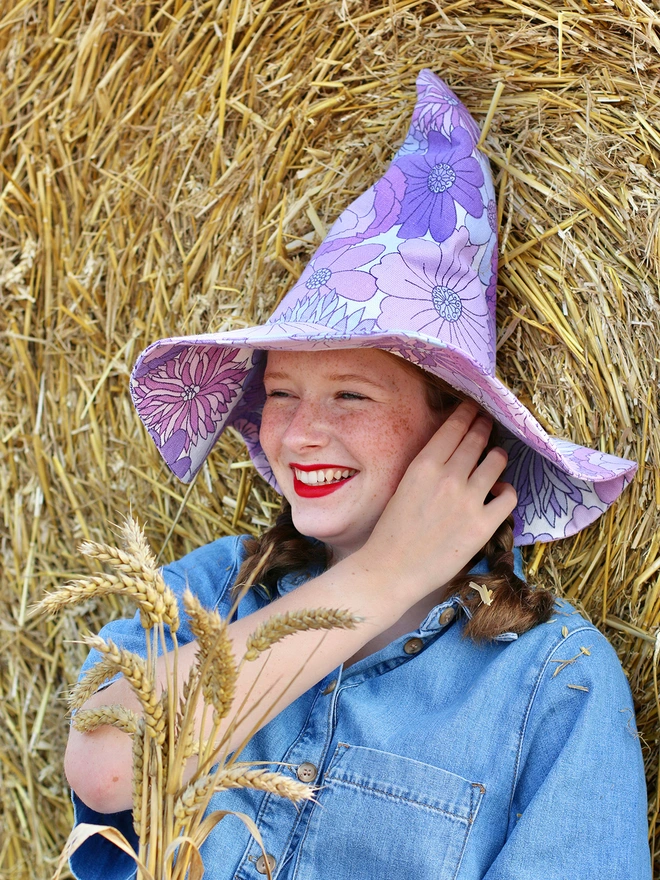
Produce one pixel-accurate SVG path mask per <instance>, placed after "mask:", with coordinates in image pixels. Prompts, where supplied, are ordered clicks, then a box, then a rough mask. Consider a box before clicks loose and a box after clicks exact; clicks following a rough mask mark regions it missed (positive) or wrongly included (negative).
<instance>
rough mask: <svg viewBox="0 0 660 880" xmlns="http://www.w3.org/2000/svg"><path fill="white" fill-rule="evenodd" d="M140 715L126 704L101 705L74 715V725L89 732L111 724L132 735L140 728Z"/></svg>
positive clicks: (82, 730)
mask: <svg viewBox="0 0 660 880" xmlns="http://www.w3.org/2000/svg"><path fill="white" fill-rule="evenodd" d="M138 721H139V716H138V715H136V714H135V712H133V711H132V710H131V709H127V708H126V707H125V706H121V705H113V706H99V707H98V709H81V710H80V711H79V712H76V714H75V715H74V716H73V722H72V723H73V726H74V727H75V728H76V730H79V731H80V732H81V733H89V732H90V731H92V730H96V729H97V728H98V727H103V726H104V725H106V724H109V725H110V726H111V727H116V728H117V729H118V730H123V731H124V733H128V734H130V735H131V736H133V734H134V733H135V732H136V731H137V729H138Z"/></svg>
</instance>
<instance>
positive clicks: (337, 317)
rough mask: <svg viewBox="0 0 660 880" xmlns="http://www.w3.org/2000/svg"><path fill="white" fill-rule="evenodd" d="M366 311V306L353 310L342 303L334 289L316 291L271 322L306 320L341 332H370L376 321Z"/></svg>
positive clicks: (276, 316) (271, 319)
mask: <svg viewBox="0 0 660 880" xmlns="http://www.w3.org/2000/svg"><path fill="white" fill-rule="evenodd" d="M364 313H365V309H364V308H361V309H355V310H354V311H353V312H351V311H350V309H349V308H348V303H346V302H343V303H342V302H341V301H340V299H339V297H338V296H337V294H336V292H335V291H334V290H332V291H330V293H326V294H321V293H316V294H315V295H313V296H310V297H309V298H307V299H299V300H298V302H296V303H294V304H293V305H292V306H290V307H289V308H287V309H285V310H284V311H283V312H279V314H278V313H276V314H275V315H274V316H273V317H272V318H270V322H278V323H289V322H295V321H304V322H305V323H308V324H320V325H322V326H323V327H328V328H331V329H333V330H339V331H340V332H341V333H370V332H371V330H373V327H374V324H375V323H376V321H375V320H374V319H373V318H370V319H369V318H365V317H364Z"/></svg>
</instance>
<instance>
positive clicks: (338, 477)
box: [292, 467, 357, 486]
mask: <svg viewBox="0 0 660 880" xmlns="http://www.w3.org/2000/svg"><path fill="white" fill-rule="evenodd" d="M292 469H293V473H294V475H295V477H296V479H297V480H299V481H300V482H301V483H304V484H305V485H306V486H323V485H329V484H331V483H340V482H342V481H343V480H347V479H348V478H349V477H354V476H355V474H357V470H355V468H319V469H318V470H313V471H307V470H305V471H304V470H301V469H300V468H297V467H294V468H292Z"/></svg>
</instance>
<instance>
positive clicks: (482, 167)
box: [131, 70, 637, 544]
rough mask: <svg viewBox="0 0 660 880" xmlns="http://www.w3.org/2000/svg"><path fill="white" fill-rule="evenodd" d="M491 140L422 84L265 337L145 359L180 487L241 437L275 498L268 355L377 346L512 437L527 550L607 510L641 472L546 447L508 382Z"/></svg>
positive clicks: (141, 370)
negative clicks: (376, 175)
mask: <svg viewBox="0 0 660 880" xmlns="http://www.w3.org/2000/svg"><path fill="white" fill-rule="evenodd" d="M478 139H479V129H478V127H477V125H476V123H475V122H474V120H473V119H472V117H471V116H470V114H469V113H468V111H467V110H466V109H465V107H464V106H463V105H462V104H461V102H460V101H459V100H458V98H457V97H456V96H455V95H454V94H453V92H452V91H451V90H450V89H449V88H448V87H447V86H446V85H445V83H444V82H443V81H442V80H441V79H439V78H438V77H437V76H435V74H433V73H432V72H431V71H430V70H423V71H422V72H421V73H420V75H419V77H418V79H417V104H416V106H415V109H414V112H413V116H412V122H411V125H410V130H409V132H408V136H407V137H406V140H405V141H404V143H403V145H402V147H401V149H400V150H399V151H398V153H397V154H396V155H395V157H394V159H393V160H392V163H391V165H390V166H389V168H388V170H387V171H386V173H385V174H384V176H383V177H382V178H381V179H380V180H378V181H377V182H376V183H375V184H374V185H373V186H372V187H370V189H368V190H367V191H366V192H365V193H363V194H362V195H361V196H360V197H359V198H358V199H356V200H355V201H354V202H353V204H351V205H350V206H349V207H348V208H346V210H345V211H344V212H343V213H342V214H341V216H340V217H339V219H338V220H337V221H336V222H335V224H334V225H333V226H332V228H331V229H330V232H329V233H328V235H327V237H326V238H325V240H324V241H323V243H322V244H321V246H320V247H319V248H318V250H317V251H316V253H315V254H314V255H313V257H312V258H311V260H310V262H309V264H308V266H307V268H306V269H305V271H304V272H303V273H302V275H301V276H300V278H299V279H298V281H297V282H296V284H295V285H294V286H293V288H292V289H291V290H290V291H289V292H288V294H287V295H286V296H285V297H284V299H283V300H282V302H281V303H280V305H279V306H278V307H277V309H276V310H275V313H274V314H273V315H272V317H271V318H270V319H269V320H268V322H267V323H266V324H264V325H262V326H259V327H252V328H249V329H248V330H235V331H230V332H227V333H207V334H203V335H201V336H186V337H178V338H172V339H163V340H160V341H159V342H155V343H154V344H153V345H151V346H150V347H149V348H147V349H146V351H144V352H143V353H142V355H141V356H140V358H139V359H138V362H137V364H136V365H135V368H134V370H133V374H132V377H131V393H132V396H133V401H134V403H135V406H136V408H137V411H138V413H139V415H140V418H141V419H142V421H143V422H144V424H145V426H146V428H147V430H148V431H149V433H150V434H151V436H152V437H153V439H154V441H155V443H156V445H157V446H158V450H159V452H160V453H161V455H162V456H163V458H164V459H165V461H166V462H167V464H168V466H169V467H170V468H171V469H172V471H173V472H174V473H175V474H176V475H177V476H178V477H179V478H180V479H181V480H183V481H184V482H190V481H191V480H192V479H193V477H194V476H195V474H196V473H197V472H198V471H199V469H200V468H201V467H202V465H203V463H204V461H205V459H206V457H207V455H208V454H209V452H210V450H211V448H212V447H213V444H214V443H215V441H216V440H217V439H218V437H219V435H220V434H221V433H222V431H223V430H224V429H225V428H226V427H227V426H228V425H231V426H233V427H234V428H236V429H237V430H238V431H239V432H240V433H241V435H242V436H243V438H244V439H245V442H246V444H247V447H248V450H249V453H250V456H251V457H252V460H253V462H254V464H255V466H256V468H257V470H258V471H259V473H261V474H262V476H263V477H265V479H266V480H268V482H269V483H271V485H273V486H275V488H277V484H276V482H275V479H274V477H273V474H272V471H271V469H270V466H269V464H268V461H267V459H266V457H265V455H264V452H263V450H262V448H261V445H260V443H259V426H260V423H261V410H262V407H263V404H264V399H265V393H264V387H263V381H262V377H263V370H264V365H265V352H266V351H267V350H269V349H280V350H288V351H294V350H307V351H309V350H315V349H326V348H358V347H372V348H381V349H385V350H386V351H390V352H394V353H395V354H398V355H400V356H401V357H404V358H406V359H407V360H409V361H411V362H412V363H414V364H418V365H419V366H420V367H422V368H423V369H425V370H429V371H430V372H431V373H434V374H436V375H437V376H440V378H442V379H443V380H444V381H445V382H447V383H448V384H449V385H451V386H453V387H454V388H456V389H458V390H459V391H461V392H463V393H464V394H467V395H468V396H470V397H472V398H474V399H475V400H476V401H477V402H478V403H479V404H480V405H481V406H482V407H483V409H484V410H486V411H487V412H489V413H490V414H491V415H492V416H493V417H494V419H495V420H496V421H497V422H498V423H499V424H500V426H501V428H502V431H501V435H502V441H501V442H502V445H503V446H505V447H506V448H507V451H508V453H509V464H508V466H507V470H506V472H505V474H504V477H503V479H505V480H507V481H508V482H510V483H512V484H513V486H514V487H515V489H516V491H517V493H518V507H517V508H516V511H515V513H514V519H515V527H514V534H515V540H516V543H517V544H531V543H533V542H535V541H551V540H554V539H556V538H562V537H565V536H568V535H572V534H574V533H575V532H577V531H579V530H580V529H582V528H584V527H585V526H587V525H589V523H591V522H593V521H594V520H595V519H596V518H597V517H598V516H600V515H601V513H603V512H604V511H605V510H607V508H608V507H609V506H610V504H612V502H613V501H614V500H615V499H616V498H617V497H618V496H619V495H620V493H621V492H622V491H623V489H624V488H625V486H626V485H627V484H628V483H629V482H630V480H631V479H632V477H633V475H634V473H635V470H636V468H637V466H636V464H634V463H633V462H631V461H627V460H625V459H622V458H616V457H615V456H612V455H606V454H605V453H602V452H597V451H595V450H592V449H587V448H585V447H583V446H577V445H575V444H574V443H570V442H569V441H568V440H561V439H557V438H552V437H550V436H548V434H547V433H546V432H545V430H544V429H543V428H542V427H541V425H540V424H539V423H538V422H537V421H536V419H535V418H534V417H533V416H532V414H531V413H530V412H529V411H528V410H527V409H526V408H525V407H524V406H523V405H522V404H521V403H520V401H518V399H517V398H516V397H515V395H514V394H513V393H512V392H511V391H509V390H508V389H507V388H506V387H505V386H504V385H503V384H502V383H501V382H500V381H499V380H498V379H497V378H496V377H495V291H496V284H497V212H496V206H495V193H494V189H493V182H492V178H491V174H490V168H489V165H488V161H487V159H486V157H485V156H484V154H483V153H481V152H480V151H479V150H478V149H477V146H476V145H477V142H478Z"/></svg>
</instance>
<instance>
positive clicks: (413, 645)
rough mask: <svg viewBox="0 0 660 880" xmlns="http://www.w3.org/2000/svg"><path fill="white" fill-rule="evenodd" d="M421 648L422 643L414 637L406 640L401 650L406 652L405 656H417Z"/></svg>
mask: <svg viewBox="0 0 660 880" xmlns="http://www.w3.org/2000/svg"><path fill="white" fill-rule="evenodd" d="M423 647H424V642H423V641H422V640H421V639H418V638H417V637H416V636H415V637H413V638H412V639H408V641H407V642H406V643H405V645H404V646H403V650H404V651H405V652H406V654H419V652H420V651H421V650H422V648H423Z"/></svg>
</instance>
